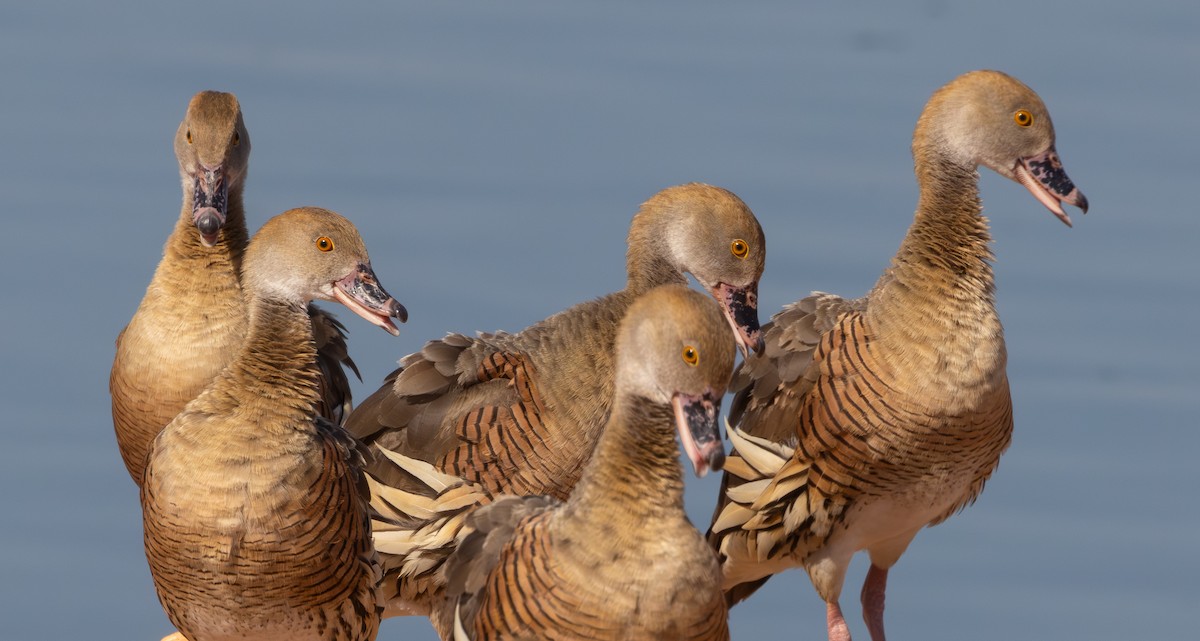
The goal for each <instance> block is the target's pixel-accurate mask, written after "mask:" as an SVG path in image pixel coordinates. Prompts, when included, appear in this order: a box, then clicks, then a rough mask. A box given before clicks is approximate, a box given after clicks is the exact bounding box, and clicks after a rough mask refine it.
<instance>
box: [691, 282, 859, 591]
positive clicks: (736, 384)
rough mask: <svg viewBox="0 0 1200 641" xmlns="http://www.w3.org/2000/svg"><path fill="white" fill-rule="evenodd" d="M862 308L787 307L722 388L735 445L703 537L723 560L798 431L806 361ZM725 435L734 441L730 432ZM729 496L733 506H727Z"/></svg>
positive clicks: (816, 303) (830, 303) (747, 586)
mask: <svg viewBox="0 0 1200 641" xmlns="http://www.w3.org/2000/svg"><path fill="white" fill-rule="evenodd" d="M865 308H866V299H865V298H860V299H854V300H847V299H844V298H841V297H839V296H835V295H832V294H824V293H821V292H814V293H813V294H812V295H811V296H808V297H806V298H803V299H801V300H799V301H797V302H795V303H793V304H791V305H787V306H785V307H784V308H783V309H782V310H781V311H780V312H779V313H777V314H775V316H773V317H772V318H771V322H770V323H768V324H767V325H766V326H765V327H764V332H763V340H764V343H765V346H766V349H765V350H764V351H763V354H762V355H760V356H756V357H751V358H750V359H748V360H747V361H746V362H744V363H743V364H742V365H741V366H740V367H739V368H738V370H737V371H736V372H735V373H734V377H733V381H732V382H731V384H730V390H731V391H733V392H734V399H733V403H732V404H731V406H730V410H729V416H730V423H731V424H732V425H734V426H736V427H737V428H738V429H739V430H740V432H739V434H740V435H741V438H736V439H734V447H733V449H732V450H731V452H730V455H729V457H728V458H727V459H726V462H725V472H724V475H723V476H722V479H721V493H720V494H719V495H718V499H717V507H716V509H715V511H714V513H713V519H712V525H711V526H710V530H709V533H708V539H709V543H710V544H711V545H712V546H713V548H714V549H716V550H717V551H718V553H719V554H722V555H723V554H724V553H723V552H722V548H723V547H728V543H726V542H725V538H726V536H728V535H729V534H730V533H731V531H730V528H740V527H741V526H743V525H744V524H745V523H746V521H747V520H749V519H751V518H753V517H754V516H755V512H754V511H753V510H752V509H751V507H750V505H749V504H748V503H749V502H753V500H754V499H755V498H757V496H758V492H760V491H761V490H762V489H763V486H764V485H766V484H767V483H769V482H770V480H771V479H773V478H775V477H776V475H778V474H779V472H780V470H781V468H782V466H783V465H784V464H785V463H787V462H788V460H789V459H790V458H791V456H792V453H793V451H794V448H795V445H796V442H797V439H798V434H797V432H798V429H799V427H800V425H799V415H800V408H801V405H802V404H803V403H804V399H805V397H806V395H807V394H808V393H809V391H810V390H811V389H812V388H813V385H814V384H815V383H816V381H817V378H818V374H819V371H820V368H819V366H817V365H815V364H814V361H815V357H817V348H818V346H819V345H820V344H821V340H822V337H823V336H825V335H826V334H827V333H828V332H830V330H832V329H833V328H834V327H835V326H836V323H837V321H838V319H839V318H840V317H841V316H842V315H843V314H846V313H857V312H860V311H861V310H863V309H865ZM730 436H731V438H734V433H733V432H732V431H731V432H730ZM739 444H740V445H739ZM797 476H803V474H802V471H800V470H793V471H792V473H785V478H786V479H787V480H789V481H791V480H794V479H795V478H796V477H797ZM743 485H746V486H747V487H744V488H743V487H742V486H743ZM785 486H788V484H785ZM731 496H737V497H740V498H741V500H740V501H733V500H731ZM755 542H756V543H757V540H756V541H755ZM723 561H724V559H723ZM766 580H767V579H766V578H761V579H759V580H756V581H754V582H753V583H739V584H737V587H736V589H734V590H733V591H731V592H730V593H729V596H730V597H731V598H730V600H729V602H730V604H733V603H737V602H738V601H741V600H742V599H744V598H746V597H747V596H749V595H750V594H751V593H753V592H754V590H756V589H757V588H758V587H759V586H761V585H762V584H763V583H765V582H766ZM727 584H728V582H727Z"/></svg>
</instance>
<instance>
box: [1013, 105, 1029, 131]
mask: <svg viewBox="0 0 1200 641" xmlns="http://www.w3.org/2000/svg"><path fill="white" fill-rule="evenodd" d="M1013 120H1015V121H1016V123H1017V124H1018V125H1021V126H1022V127H1028V126H1029V125H1032V124H1033V114H1031V113H1029V112H1028V111H1025V110H1024V109H1018V110H1017V113H1015V114H1013Z"/></svg>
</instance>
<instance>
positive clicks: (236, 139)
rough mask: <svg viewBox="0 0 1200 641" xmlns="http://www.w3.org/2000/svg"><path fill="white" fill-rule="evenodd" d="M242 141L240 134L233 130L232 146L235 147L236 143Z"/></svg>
mask: <svg viewBox="0 0 1200 641" xmlns="http://www.w3.org/2000/svg"><path fill="white" fill-rule="evenodd" d="M240 142H242V136H241V134H239V133H238V132H236V131H235V132H233V146H234V147H237V146H238V143H240Z"/></svg>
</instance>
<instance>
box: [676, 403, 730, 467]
mask: <svg viewBox="0 0 1200 641" xmlns="http://www.w3.org/2000/svg"><path fill="white" fill-rule="evenodd" d="M671 409H673V410H674V411H675V427H676V428H678V430H679V442H680V443H683V451H684V453H685V454H687V457H688V459H689V460H690V461H691V462H692V468H693V469H694V470H695V471H696V476H699V477H703V476H704V475H705V474H708V471H709V470H720V469H721V468H722V467H723V466H724V465H725V446H724V444H722V443H721V433H720V431H718V429H717V413H718V412H719V411H720V409H721V397H720V396H719V395H718V394H717V393H716V392H713V391H712V390H708V391H706V392H704V393H703V394H698V395H689V394H681V393H676V394H675V395H674V396H672V397H671Z"/></svg>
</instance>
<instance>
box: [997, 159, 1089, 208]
mask: <svg viewBox="0 0 1200 641" xmlns="http://www.w3.org/2000/svg"><path fill="white" fill-rule="evenodd" d="M1013 171H1014V173H1015V174H1016V177H1017V182H1019V183H1021V184H1022V185H1024V186H1025V188H1026V189H1028V190H1029V193H1031V194H1033V196H1034V198H1037V199H1038V202H1040V203H1042V204H1043V205H1045V206H1046V209H1049V210H1050V211H1051V213H1053V214H1054V215H1055V216H1057V217H1058V219H1059V220H1061V221H1063V222H1064V223H1066V225H1067V227H1070V226H1071V217H1070V216H1068V215H1067V212H1065V211H1063V208H1062V205H1061V204H1060V203H1067V204H1068V205H1074V206H1076V207H1078V208H1079V209H1080V210H1081V211H1083V213H1085V214H1086V213H1087V210H1088V201H1087V198H1086V197H1085V196H1084V195H1083V192H1081V191H1079V188H1078V187H1076V186H1075V183H1073V182H1071V179H1070V178H1069V177H1067V172H1066V171H1065V170H1064V169H1063V166H1062V161H1061V160H1059V159H1058V152H1056V151H1055V150H1054V147H1051V148H1050V149H1048V150H1046V151H1045V152H1042V153H1040V154H1037V155H1036V156H1027V157H1025V158H1021V159H1020V160H1018V161H1017V165H1016V167H1014V168H1013Z"/></svg>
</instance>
